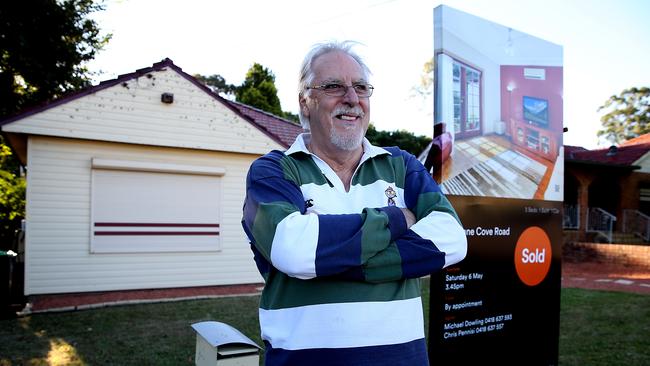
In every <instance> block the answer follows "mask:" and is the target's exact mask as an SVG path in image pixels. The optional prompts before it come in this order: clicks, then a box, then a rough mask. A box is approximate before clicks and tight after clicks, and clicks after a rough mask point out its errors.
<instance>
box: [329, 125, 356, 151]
mask: <svg viewBox="0 0 650 366" xmlns="http://www.w3.org/2000/svg"><path fill="white" fill-rule="evenodd" d="M346 132H347V133H346ZM330 142H331V143H332V144H333V145H334V146H336V147H338V148H339V149H341V150H347V151H352V150H356V149H358V148H359V147H360V146H361V143H362V142H363V129H358V130H357V129H356V128H352V129H350V130H349V131H345V132H344V133H339V132H338V131H337V130H336V129H334V128H332V129H331V130H330Z"/></svg>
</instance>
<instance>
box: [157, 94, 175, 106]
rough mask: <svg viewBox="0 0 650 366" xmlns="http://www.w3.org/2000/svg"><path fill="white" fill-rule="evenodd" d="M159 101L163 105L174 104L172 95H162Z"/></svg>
mask: <svg viewBox="0 0 650 366" xmlns="http://www.w3.org/2000/svg"><path fill="white" fill-rule="evenodd" d="M160 101H161V102H163V103H165V104H172V103H174V94H173V93H162V95H161V96H160Z"/></svg>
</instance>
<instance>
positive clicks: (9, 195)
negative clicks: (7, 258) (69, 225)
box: [0, 136, 27, 250]
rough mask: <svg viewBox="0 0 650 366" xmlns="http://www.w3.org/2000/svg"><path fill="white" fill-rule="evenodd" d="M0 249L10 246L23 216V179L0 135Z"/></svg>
mask: <svg viewBox="0 0 650 366" xmlns="http://www.w3.org/2000/svg"><path fill="white" fill-rule="evenodd" d="M0 167H2V169H0V249H2V250H7V249H10V248H11V243H12V240H13V238H14V233H15V231H16V230H17V229H18V228H19V227H20V221H21V220H22V218H23V217H25V189H26V187H27V185H26V183H25V179H24V178H23V177H21V176H20V174H19V172H18V171H19V169H20V168H19V167H18V166H17V161H16V159H15V158H13V156H12V152H11V149H9V147H8V146H7V145H5V144H4V141H2V137H1V136H0Z"/></svg>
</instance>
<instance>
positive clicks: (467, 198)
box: [425, 6, 564, 365]
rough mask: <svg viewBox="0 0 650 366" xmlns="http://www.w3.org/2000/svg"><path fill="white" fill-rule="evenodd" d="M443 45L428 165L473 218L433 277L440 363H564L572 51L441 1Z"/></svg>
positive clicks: (434, 357) (437, 18) (437, 26)
mask: <svg viewBox="0 0 650 366" xmlns="http://www.w3.org/2000/svg"><path fill="white" fill-rule="evenodd" d="M434 49H435V52H434V61H435V76H434V80H435V89H434V99H435V106H434V110H435V129H434V131H435V133H434V143H433V147H432V150H431V152H430V154H429V157H428V159H427V162H426V164H425V165H428V166H430V167H431V168H432V171H433V172H434V176H435V177H436V179H437V180H438V182H439V183H440V186H441V188H442V190H443V192H444V193H445V194H447V195H448V197H449V198H450V200H451V202H452V204H453V205H454V207H455V208H456V210H457V212H458V214H459V216H460V218H461V221H462V222H463V226H464V227H465V232H466V235H467V239H468V254H467V258H466V259H465V260H464V261H463V262H461V263H460V264H458V265H455V266H452V267H449V268H447V269H446V270H445V271H443V272H442V273H440V274H437V275H434V276H432V279H431V305H430V324H429V352H430V359H431V361H432V362H433V363H435V364H444V363H445V362H453V363H455V364H468V363H469V362H471V361H476V360H480V361H481V362H482V363H485V364H492V363H495V364H525V365H554V364H557V359H558V337H559V306H560V271H561V241H562V231H561V219H562V199H563V179H564V177H563V171H564V168H563V147H562V132H563V117H562V110H563V98H562V93H563V92H562V88H563V69H562V47H560V46H558V45H555V44H553V43H550V42H547V41H544V40H541V39H539V38H536V37H533V36H530V35H527V34H524V33H522V32H518V31H516V30H513V29H511V28H508V27H505V26H502V25H499V24H496V23H493V22H490V21H487V20H484V19H481V18H478V17H475V16H473V15H470V14H466V13H463V12H460V11H458V10H455V9H452V8H449V7H447V6H439V7H437V8H436V9H435V10H434Z"/></svg>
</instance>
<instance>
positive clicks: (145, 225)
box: [95, 222, 219, 227]
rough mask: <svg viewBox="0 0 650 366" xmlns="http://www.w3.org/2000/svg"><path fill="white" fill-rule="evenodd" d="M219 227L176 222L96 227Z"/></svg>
mask: <svg viewBox="0 0 650 366" xmlns="http://www.w3.org/2000/svg"><path fill="white" fill-rule="evenodd" d="M117 226H123V227H219V224H193V223H174V222H96V223H95V227H117Z"/></svg>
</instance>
